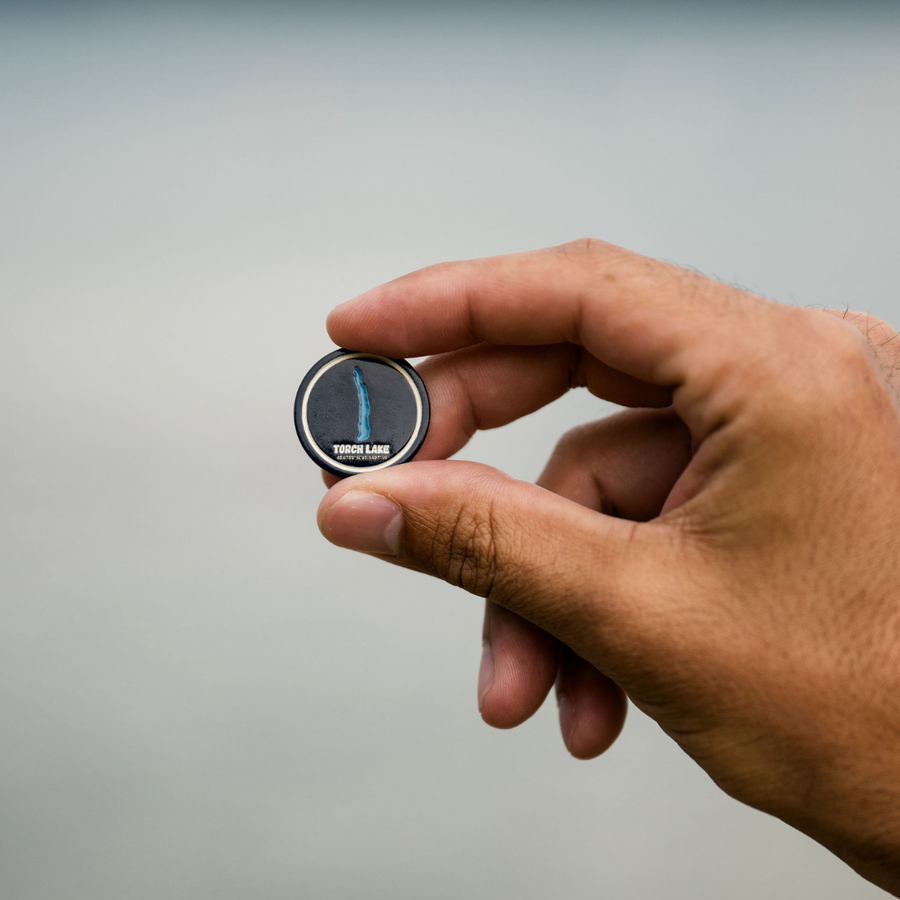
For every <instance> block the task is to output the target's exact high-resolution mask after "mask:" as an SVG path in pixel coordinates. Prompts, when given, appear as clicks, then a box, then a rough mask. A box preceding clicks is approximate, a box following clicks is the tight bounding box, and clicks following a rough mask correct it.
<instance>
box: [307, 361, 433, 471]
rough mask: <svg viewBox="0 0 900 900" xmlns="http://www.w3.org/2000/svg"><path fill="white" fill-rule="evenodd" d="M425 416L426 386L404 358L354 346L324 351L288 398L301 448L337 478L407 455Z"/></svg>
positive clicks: (417, 443)
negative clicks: (365, 350) (294, 397)
mask: <svg viewBox="0 0 900 900" xmlns="http://www.w3.org/2000/svg"><path fill="white" fill-rule="evenodd" d="M430 415H431V411H430V408H429V404H428V394H427V392H426V391H425V385H424V384H423V383H422V379H421V378H419V375H418V373H417V372H416V370H415V369H414V368H413V367H412V366H411V365H410V364H409V363H408V362H407V361H406V360H405V359H389V358H388V357H386V356H377V355H376V354H374V353H358V352H355V351H352V350H335V351H334V353H329V354H328V356H324V357H322V359H320V360H319V361H318V362H317V363H316V364H315V365H314V366H313V367H312V368H311V369H310V370H309V372H307V373H306V376H305V377H304V379H303V381H302V382H301V384H300V390H298V391H297V399H296V400H295V401H294V425H295V426H296V428H297V436H298V437H299V438H300V443H301V444H303V449H304V450H306V452H307V453H308V454H309V455H310V457H311V458H312V459H313V461H314V462H315V463H316V464H317V465H319V466H321V468H323V469H325V470H326V471H328V472H331V473H332V474H333V475H338V476H340V477H342V478H343V477H345V476H347V475H357V474H359V473H360V472H373V471H377V470H378V469H386V468H388V466H396V465H398V464H399V463H404V462H407V461H408V460H410V459H412V458H413V457H414V456H415V455H416V453H417V452H418V450H419V448H420V447H421V446H422V441H424V440H425V434H426V433H427V431H428V422H429V419H430Z"/></svg>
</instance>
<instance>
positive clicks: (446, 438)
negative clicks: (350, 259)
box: [319, 240, 900, 896]
mask: <svg viewBox="0 0 900 900" xmlns="http://www.w3.org/2000/svg"><path fill="white" fill-rule="evenodd" d="M328 331H329V334H330V335H331V337H332V338H333V340H334V341H335V342H336V343H337V344H339V345H341V346H346V347H354V348H357V349H361V350H367V351H371V352H376V353H381V354H385V355H388V356H394V357H403V356H424V355H431V358H430V359H429V360H427V361H426V362H425V363H424V364H423V365H422V366H421V367H420V369H419V371H420V373H421V375H422V377H423V379H424V380H425V382H426V384H427V386H428V390H429V394H430V396H431V399H432V410H433V411H432V426H431V431H430V433H429V436H428V439H427V441H426V443H425V446H424V447H423V449H422V451H421V452H420V454H419V456H418V458H417V461H416V462H413V463H410V464H408V465H404V466H399V467H397V468H394V469H388V470H385V471H382V472H377V473H373V474H370V475H358V476H355V477H353V478H348V479H346V480H344V481H342V482H340V483H335V481H334V480H333V479H326V481H327V483H328V484H329V485H330V486H331V489H330V490H329V492H328V494H327V496H326V497H325V499H324V500H323V501H322V504H321V506H320V509H319V527H320V529H321V530H322V533H323V534H324V535H325V537H327V538H328V539H329V540H330V541H332V542H333V543H335V544H337V545H339V546H342V547H348V548H351V549H356V550H361V551H363V552H367V553H369V554H371V555H374V556H377V557H380V558H382V559H384V560H386V561H389V562H392V563H395V564H399V565H401V566H405V567H407V568H412V569H415V570H418V571H421V572H425V573H428V574H430V575H434V576H436V577H438V578H442V579H445V580H447V581H449V582H451V583H453V584H457V585H459V586H460V587H462V588H464V589H465V590H468V591H471V592H473V593H476V594H479V595H481V596H484V597H486V598H487V603H486V612H485V626H484V640H485V648H486V649H485V656H484V659H483V660H482V666H481V673H480V677H479V707H480V710H481V714H482V716H483V718H484V720H485V721H486V722H488V723H489V724H491V725H494V726H496V727H499V728H510V727H513V726H515V725H518V724H520V723H521V722H523V721H524V720H525V719H527V718H528V717H529V716H530V715H532V714H533V713H534V712H535V711H536V710H537V709H538V707H539V706H540V704H541V703H542V702H543V700H544V698H545V697H546V695H547V693H548V692H549V691H550V689H551V688H552V687H553V685H554V683H555V685H556V690H557V695H558V697H559V707H560V726H561V729H562V733H563V738H564V740H565V743H566V746H567V748H568V749H569V751H570V752H571V753H572V754H573V755H574V756H576V757H579V758H582V759H587V758H590V757H593V756H596V755H597V754H599V753H602V752H603V751H604V750H606V749H607V748H608V747H609V746H610V745H611V744H612V743H613V741H614V740H615V738H616V736H617V735H618V734H619V732H620V730H621V728H622V725H623V722H624V718H625V709H626V697H627V698H629V699H630V700H631V702H633V703H634V704H636V705H637V706H638V707H639V708H640V709H642V710H643V711H644V712H646V713H647V714H649V715H650V716H652V717H653V718H654V719H655V720H656V721H657V722H658V723H659V724H660V726H661V727H662V728H663V729H664V731H665V732H666V733H667V734H668V735H670V736H671V737H672V738H673V739H674V740H675V741H677V742H678V744H679V745H680V746H681V747H682V748H683V749H684V750H685V751H686V752H687V753H688V754H690V755H691V757H693V759H695V760H696V761H697V763H698V764H699V765H701V766H702V767H703V768H704V769H705V770H706V771H707V772H708V773H709V775H710V776H711V777H712V778H713V779H714V781H715V782H716V783H717V784H718V785H719V786H720V787H721V788H722V789H723V790H725V791H727V792H728V793H729V794H730V795H731V796H733V797H735V798H737V799H738V800H741V801H743V802H744V803H748V804H750V805H752V806H754V807H757V808H759V809H762V810H765V811H766V812H769V813H771V814H773V815H776V816H778V817H780V818H781V819H783V820H784V821H785V822H787V823H789V824H790V825H793V826H794V827H796V828H798V829H800V830H801V831H803V832H805V833H806V834H808V835H810V836H811V837H813V838H814V839H816V840H817V841H819V842H821V843H822V844H824V845H825V846H826V847H828V848H829V849H830V850H832V851H833V852H834V853H836V854H837V855H838V856H839V857H840V858H841V859H843V860H845V861H846V862H847V863H849V864H850V865H851V866H853V867H854V868H855V869H856V870H857V871H858V872H859V873H860V874H861V875H863V876H864V877H865V878H868V879H869V880H871V881H873V882H874V883H876V884H878V885H880V886H881V887H883V888H885V889H886V890H888V891H891V892H893V893H894V894H895V895H897V896H900V577H898V576H900V405H898V396H900V394H898V387H900V379H898V374H897V373H898V371H900V341H897V340H896V338H897V333H896V332H895V331H894V330H893V329H892V328H890V327H889V326H888V325H886V324H885V323H883V322H881V321H879V320H877V319H874V318H872V317H869V316H865V315H862V314H858V313H848V312H844V311H839V312H833V311H823V310H811V309H799V308H796V307H791V306H786V305H782V304H779V303H775V302H772V301H769V300H765V299H762V298H760V297H756V296H753V295H751V294H748V293H745V292H742V291H740V290H737V289H735V288H732V287H728V286H726V285H723V284H721V283H719V282H716V281H712V280H710V279H707V278H704V277H702V276H700V275H697V274H695V273H692V272H688V271H685V270H683V269H680V268H678V267H675V266H672V265H669V264H666V263H662V262H659V261H656V260H652V259H648V258H646V257H642V256H639V255H637V254H634V253H630V252H628V251H626V250H623V249H621V248H619V247H615V246H612V245H609V244H605V243H602V242H599V241H591V240H585V241H576V242H574V243H571V244H566V245H564V246H561V247H555V248H550V249H547V250H541V251H537V252H531V253H523V254H515V255H509V256H501V257H495V258H491V259H483V260H474V261H467V262H457V263H447V264H441V265H437V266H432V267H430V268H427V269H423V270H421V271H419V272H415V273H413V274H411V275H407V276H404V277H403V278H400V279H398V280H396V281H393V282H391V283H389V284H386V285H383V286H382V287H379V288H376V289H374V290H372V291H369V292H367V293H365V294H363V295H361V296H359V297H357V298H355V299H353V300H351V301H349V302H347V303H344V304H342V305H341V306H339V307H337V308H336V309H335V310H334V311H333V312H332V313H331V315H330V316H329V318H328ZM572 387H587V388H588V390H590V391H591V392H592V393H594V394H596V395H597V396H598V397H602V398H604V399H607V400H611V401H614V402H615V403H618V404H621V405H622V406H625V407H630V409H627V410H626V411H624V412H622V413H620V414H618V415H615V416H612V417H610V418H607V419H604V420H602V421H599V422H595V423H592V424H590V425H586V426H582V427H580V428H577V429H575V430H574V431H572V432H569V433H568V434H567V435H565V436H564V437H563V438H562V440H561V441H560V443H559V445H558V446H557V448H556V450H555V452H554V453H553V455H552V457H551V459H550V461H549V462H548V464H547V466H546V468H545V470H544V472H543V474H542V475H541V477H540V479H539V480H538V483H537V485H534V484H530V483H526V482H521V481H517V480H514V479H512V478H509V477H508V476H506V475H504V474H503V473H502V472H498V471H496V470H494V469H492V468H489V467H487V466H482V465H477V464H474V463H468V462H458V461H450V460H447V459H446V457H447V456H450V455H451V454H453V453H455V452H456V451H457V450H459V449H460V448H461V447H462V446H463V445H464V444H465V443H466V441H467V440H468V439H469V438H470V437H471V436H472V434H473V433H474V432H475V431H476V430H477V429H479V428H495V427H498V426H501V425H504V424H506V423H508V422H511V421H513V420H514V419H516V418H518V417H519V416H523V415H526V414H528V413H529V412H532V411H533V410H535V409H537V408H538V407H540V406H543V405H544V404H546V403H549V402H551V401H553V400H554V399H556V398H557V397H559V396H560V395H561V394H562V393H564V392H565V391H566V390H568V389H569V388H572Z"/></svg>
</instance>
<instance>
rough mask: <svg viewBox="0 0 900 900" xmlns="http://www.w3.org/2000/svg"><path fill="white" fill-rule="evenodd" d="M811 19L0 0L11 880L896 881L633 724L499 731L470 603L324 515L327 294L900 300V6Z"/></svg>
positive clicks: (487, 448)
mask: <svg viewBox="0 0 900 900" xmlns="http://www.w3.org/2000/svg"><path fill="white" fill-rule="evenodd" d="M782 6H783V5H777V4H774V3H773V4H750V5H747V6H744V7H738V6H735V5H722V4H718V5H713V4H709V5H688V4H671V3H670V4H668V6H650V5H643V4H629V5H628V6H627V8H624V5H618V6H616V7H613V6H605V5H602V4H592V5H578V4H569V3H554V4H549V3H548V4H544V5H535V6H529V5H525V4H494V3H488V4H478V5H474V4H473V5H467V4H462V3H457V4H445V5H437V4H409V5H406V6H390V5H383V4H378V3H369V4H362V3H360V4H356V5H353V4H345V3H328V4H327V5H325V4H323V5H321V6H309V5H301V4H273V5H265V4H262V5H260V4H254V5H251V4H249V3H248V4H246V5H227V4H219V5H213V4H210V5H194V6H191V5H187V6H185V5H181V6H180V7H175V6H172V7H166V6H159V5H155V6H153V7H150V8H141V7H138V6H128V5H121V6H115V5H100V4H96V5H91V4H83V5H77V4H58V5H41V4H24V5H20V6H11V5H5V6H2V7H0V291H2V295H0V302H2V319H0V415H2V425H0V473H2V474H0V528H2V544H0V579H2V619H0V795H2V796H0V895H2V897H3V898H4V900H5V898H10V900H26V898H27V900H32V898H34V900H38V898H40V900H47V898H54V900H55V898H66V900H69V898H78V900H80V898H90V900H105V898H111V900H112V898H116V900H121V898H126V897H127V898H144V897H146V898H206V897H209V898H216V900H228V898H254V900H269V898H272V900H274V898H297V897H304V898H305V897H309V898H326V900H331V898H359V897H365V898H391V900H393V898H423V897H427V898H457V897H474V898H482V897H484V898H487V897H490V898H545V897H560V896H585V895H589V894H590V895H594V896H600V897H616V898H647V897H654V898H655V897H660V898H722V897H727V898H758V897H766V898H792V900H795V898H816V900H827V898H843V900H846V898H868V897H876V896H883V895H882V893H881V892H880V891H878V890H877V889H875V888H873V887H871V886H869V885H867V884H865V883H864V882H862V881H860V880H858V879H857V877H856V876H855V875H854V874H853V873H852V872H850V870H848V869H845V868H844V867H843V866H842V865H841V864H840V863H839V862H837V861H836V860H835V859H833V858H832V857H831V856H830V855H829V854H828V853H827V852H826V851H824V850H822V849H821V848H819V847H818V846H817V845H815V844H813V843H812V842H811V841H809V840H807V839H806V838H804V837H802V836H800V835H798V834H796V833H793V832H792V831H790V830H789V829H788V828H787V827H785V826H783V825H782V824H781V823H779V822H777V821H775V820H773V819H770V818H768V817H766V816H764V815H762V814H760V813H757V812H754V811H752V810H749V809H746V808H744V807H742V806H740V805H738V804H737V803H735V802H733V801H731V800H729V799H728V798H727V797H725V796H724V795H722V794H720V793H719V792H718V790H717V789H716V788H715V787H714V786H713V785H712V784H711V782H709V781H708V779H707V778H706V776H705V775H704V774H703V773H702V772H701V771H700V770H699V769H698V768H697V767H695V766H694V764H693V763H691V762H690V760H688V759H687V758H686V757H685V756H683V755H682V754H681V752H680V751H679V750H678V749H677V748H676V747H675V746H674V745H673V744H672V743H670V742H669V741H668V740H667V739H666V738H665V737H664V736H663V735H662V733H661V732H659V731H658V729H657V728H656V726H655V725H653V723H652V722H650V721H648V720H647V719H645V718H643V717H642V716H641V715H640V714H637V713H635V712H634V711H633V710H632V712H631V715H630V718H629V721H628V723H627V725H626V729H625V733H624V734H623V736H622V738H621V740H620V741H619V742H618V743H617V744H616V746H615V747H614V748H613V749H612V750H611V751H610V752H609V754H608V755H607V756H605V757H602V758H600V759H599V760H597V761H594V762H590V763H582V762H576V761H574V760H572V759H570V758H568V756H567V755H566V753H565V752H564V749H563V747H562V742H561V740H560V738H559V736H558V733H557V728H556V722H555V709H553V708H552V707H553V704H552V703H551V704H548V705H547V707H546V708H545V709H543V710H542V711H541V712H540V713H539V714H538V715H537V716H536V717H535V718H534V719H533V720H532V721H530V722H529V723H527V724H526V725H525V726H523V727H522V728H520V729H518V730H516V731H512V732H497V731H493V730H491V729H489V728H487V727H486V726H485V725H483V724H482V723H481V721H480V719H479V717H478V714H477V711H476V703H475V696H474V695H475V678H476V670H477V666H478V660H479V656H480V627H481V626H480V622H481V602H480V601H479V600H476V599H473V598H471V597H469V596H467V595H465V594H463V593H461V592H458V591H455V590H454V589H451V588H449V587H447V586H445V585H443V584H440V583H436V582H432V581H429V580H427V579H425V578H421V577H416V576H414V575H412V574H410V573H407V572H404V571H399V570H396V569H394V568H391V567H386V566H382V565H379V564H378V563H376V562H375V561H373V560H370V559H366V558H364V557H356V556H353V555H352V554H347V553H343V552H341V551H339V550H337V549H335V548H333V547H331V546H330V545H328V544H327V543H326V542H325V541H324V540H323V539H321V538H320V537H319V535H318V532H317V530H316V528H315V523H314V511H315V507H316V504H317V503H318V501H319V499H320V497H321V495H322V493H323V488H322V486H321V483H320V481H319V477H318V474H317V472H316V470H315V468H314V467H313V465H312V464H311V463H310V462H309V461H308V460H307V459H306V458H305V456H304V455H303V454H302V452H301V450H300V447H299V444H298V443H297V440H296V437H295V436H294V434H293V428H292V424H291V404H292V401H293V393H294V391H295V389H296V385H297V383H298V382H299V380H300V378H301V377H302V375H303V373H304V371H305V370H306V368H307V367H308V365H309V364H310V363H311V362H312V361H314V360H315V359H317V358H318V357H319V356H321V355H324V354H325V353H326V352H328V351H329V350H330V349H331V345H330V343H329V341H328V339H327V337H326V335H325V332H324V327H323V320H324V316H325V314H326V312H327V311H328V310H329V309H330V308H331V307H332V306H333V305H334V304H336V303H338V302H340V301H342V300H344V299H346V298H348V297H350V296H352V295H354V294H356V293H358V292H359V291H362V290H364V289H365V288H367V287H370V286H372V285H375V284H378V283H379V282H381V281H384V280H387V279H389V278H392V277H394V276H396V275H398V274H401V273H403V272H405V271H408V270H410V269H413V268H416V267H419V266H422V265H425V264H428V263H431V262H435V261H438V260H443V259H448V258H455V257H469V256H481V255H486V254H492V253H498V252H505V251H511V250H519V249H526V248H530V247H537V246H542V245H546V244H550V243H557V242H560V241H563V240H567V239H570V238H575V237H579V236H583V235H593V236H597V237H603V238H606V239H608V240H612V241H615V242H616V243H620V244H623V245H625V246H628V247H631V248H633V249H635V250H639V251H641V252H644V253H647V254H651V255H654V256H659V257H664V258H666V259H671V260H675V261H677V262H681V263H684V264H687V265H691V266H695V267H697V268H699V269H701V270H702V271H705V272H707V273H710V274H714V275H716V276H718V277H721V278H723V279H726V280H729V281H735V282H738V283H740V284H742V285H744V286H747V287H749V288H751V289H753V290H756V291H759V292H762V293H765V294H767V295H768V296H772V297H776V298H779V299H782V300H785V301H789V302H795V303H801V304H829V305H841V304H844V303H849V304H851V305H852V306H855V307H858V308H862V309H865V310H868V311H871V312H874V313H876V314H878V315H881V316H884V317H886V318H893V320H894V321H895V322H897V321H898V320H900V301H898V297H897V290H896V262H897V247H898V239H900V227H898V222H900V219H898V215H897V208H898V201H900V171H898V165H897V160H898V158H900V104H898V95H900V50H898V48H900V16H898V14H897V6H896V4H894V5H893V6H892V7H889V6H885V7H877V6H866V5H860V4H847V5H846V9H844V10H843V11H842V10H841V9H839V8H837V7H827V6H822V5H818V6H814V5H803V4H798V5H795V6H794V7H793V8H792V9H790V10H787V11H786V10H785V9H783V8H782ZM148 7H149V5H148ZM620 7H621V8H620ZM810 374H811V377H814V376H815V373H810ZM605 412H608V408H605V407H604V406H603V405H602V404H600V403H599V402H597V401H595V400H594V399H592V398H591V397H589V396H587V395H583V394H579V395H572V396H569V397H567V398H565V399H564V400H562V401H560V402H559V403H557V404H555V405H554V406H553V407H552V408H550V409H547V410H545V411H542V412H541V413H538V414H536V415H534V416H532V417H530V418H528V419H526V420H524V421H522V422H519V423H517V424H516V425H514V426H511V427H509V428H506V429H503V430H501V431H498V432H494V433H490V434H487V435H482V436H479V437H478V438H477V439H476V440H475V441H474V442H473V443H472V444H471V445H470V447H469V448H467V450H466V452H465V455H466V456H467V457H468V458H473V459H479V460H483V461H485V462H488V463H491V464H493V465H497V466H499V467H501V468H504V469H506V470H507V471H509V472H511V473H512V474H514V475H516V476H520V477H523V478H534V477H535V476H536V475H537V473H538V472H539V471H540V468H541V465H542V462H543V460H544V458H545V457H546V456H547V454H548V453H549V451H550V449H551V447H552V444H553V441H554V435H556V434H558V433H561V432H562V431H563V430H565V429H566V428H567V427H569V426H570V425H571V424H574V423H576V422H579V421H583V420H586V419H588V418H591V417H594V416H597V415H600V414H603V413H605Z"/></svg>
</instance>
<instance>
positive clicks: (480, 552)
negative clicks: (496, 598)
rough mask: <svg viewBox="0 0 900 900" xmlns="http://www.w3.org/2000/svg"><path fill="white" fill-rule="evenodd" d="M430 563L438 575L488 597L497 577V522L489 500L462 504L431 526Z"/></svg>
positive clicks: (498, 576) (498, 569)
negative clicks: (465, 505)
mask: <svg viewBox="0 0 900 900" xmlns="http://www.w3.org/2000/svg"><path fill="white" fill-rule="evenodd" d="M431 563H432V565H433V566H434V568H435V574H437V575H438V576H439V577H440V578H442V579H444V580H445V581H447V582H449V583H450V584H454V585H456V586H457V587H461V588H462V589H463V590H465V591H468V592H469V593H472V594H478V595H479V596H482V597H488V598H490V597H491V596H492V595H493V594H494V593H495V592H496V590H497V586H498V583H499V581H500V575H499V572H500V567H499V565H498V554H497V544H496V523H495V521H494V516H493V512H492V508H491V505H490V504H489V503H486V504H484V505H483V506H472V507H461V508H459V509H458V510H457V511H456V512H455V513H454V514H453V515H450V516H447V517H445V518H443V519H439V520H438V521H437V522H436V523H435V526H434V531H433V535H432V546H431Z"/></svg>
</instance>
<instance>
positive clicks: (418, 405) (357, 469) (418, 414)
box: [300, 353, 422, 475]
mask: <svg viewBox="0 0 900 900" xmlns="http://www.w3.org/2000/svg"><path fill="white" fill-rule="evenodd" d="M348 359H377V360H378V361H379V362H383V363H387V364H388V365H389V366H393V367H394V368H395V369H396V370H397V371H398V372H399V373H400V374H401V375H402V376H403V377H404V378H405V379H406V380H407V382H409V387H410V389H411V390H412V392H413V396H414V397H415V398H416V427H415V428H413V433H412V437H411V438H410V439H409V440H408V441H407V442H406V444H405V445H404V447H403V449H402V450H401V451H400V452H399V453H395V454H394V455H393V456H392V457H391V458H390V459H387V460H385V461H384V462H383V463H379V464H378V465H377V466H348V465H347V464H346V463H339V462H337V460H335V459H332V458H331V457H330V456H329V455H328V454H327V453H325V451H324V450H322V448H321V447H320V446H319V445H318V444H317V443H316V441H315V440H314V438H313V436H312V432H310V430H309V422H308V420H307V413H306V407H307V405H308V404H309V396H310V394H311V393H312V389H313V388H314V387H315V384H316V382H317V381H318V380H319V379H320V378H321V377H322V376H323V375H324V374H325V373H326V372H327V371H328V370H329V369H330V368H331V367H332V366H336V365H337V364H338V363H342V362H346V361H347V360H348ZM300 423H301V424H302V425H303V433H304V434H305V435H306V439H307V440H308V441H309V446H310V447H312V448H313V450H315V451H316V453H318V454H319V456H321V457H322V459H324V460H325V461H326V462H327V463H328V465H330V466H334V467H335V468H336V469H340V470H341V471H342V472H353V473H354V474H357V475H362V474H363V473H365V472H377V471H378V470H379V469H386V468H387V467H388V466H390V465H393V462H394V460H395V459H397V457H398V456H403V454H404V453H406V451H407V450H409V448H410V447H412V445H413V444H414V443H415V442H416V438H417V437H418V436H419V430H420V429H421V427H422V398H421V397H420V396H419V388H418V387H417V386H416V383H415V382H414V381H413V380H412V378H410V377H409V373H408V372H407V371H406V370H405V369H404V368H403V367H402V366H398V365H397V363H395V362H394V361H393V360H392V359H389V358H388V357H387V356H378V355H377V354H375V353H347V354H344V355H343V356H339V357H338V358H337V359H333V360H331V362H329V363H326V364H325V365H324V366H322V368H321V369H319V371H318V372H316V374H315V376H314V378H313V380H312V381H310V383H309V384H308V385H307V386H306V391H305V393H304V394H303V406H302V408H301V413H300Z"/></svg>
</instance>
